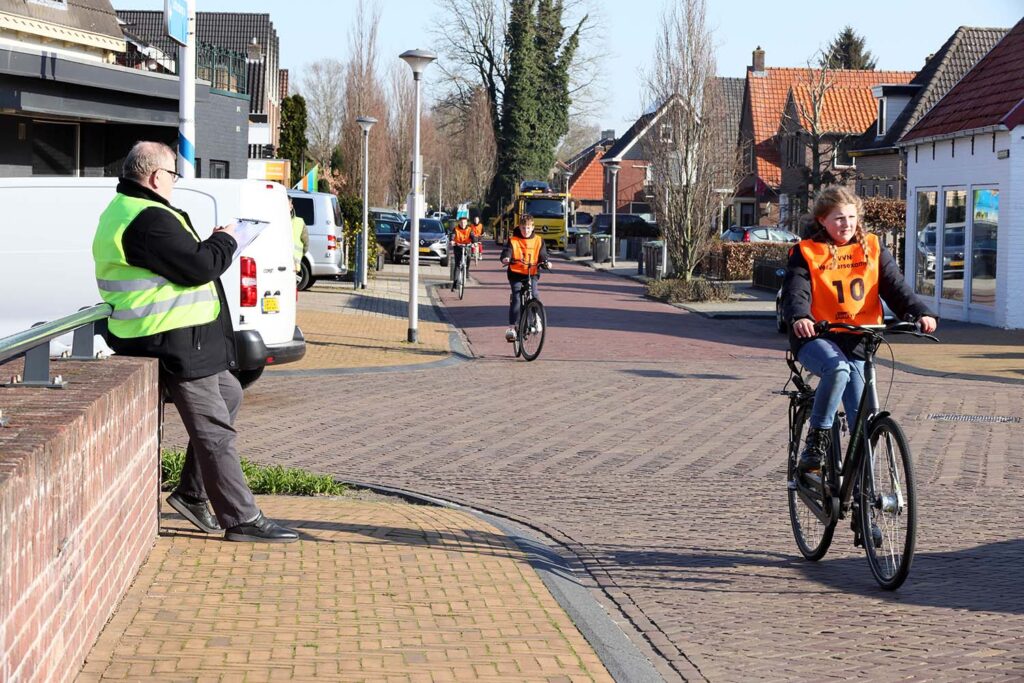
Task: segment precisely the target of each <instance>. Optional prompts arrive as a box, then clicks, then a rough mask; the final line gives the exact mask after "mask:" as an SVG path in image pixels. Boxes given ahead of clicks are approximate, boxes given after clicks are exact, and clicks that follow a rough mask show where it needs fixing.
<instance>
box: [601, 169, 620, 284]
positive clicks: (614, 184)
mask: <svg viewBox="0 0 1024 683" xmlns="http://www.w3.org/2000/svg"><path fill="white" fill-rule="evenodd" d="M601 163H602V164H604V167H605V168H607V169H608V172H609V173H611V174H612V249H611V255H612V268H614V267H615V213H616V206H615V205H616V204H618V199H619V197H618V194H619V188H618V182H617V179H618V177H619V169H620V168H622V164H620V163H619V162H617V161H609V162H607V163H605V162H603V161H602V162H601Z"/></svg>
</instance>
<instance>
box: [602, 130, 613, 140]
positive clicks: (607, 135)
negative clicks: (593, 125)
mask: <svg viewBox="0 0 1024 683" xmlns="http://www.w3.org/2000/svg"><path fill="white" fill-rule="evenodd" d="M601 139H602V140H614V139H615V131H614V130H602V131H601Z"/></svg>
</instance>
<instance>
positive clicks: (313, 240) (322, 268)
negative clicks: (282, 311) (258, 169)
mask: <svg viewBox="0 0 1024 683" xmlns="http://www.w3.org/2000/svg"><path fill="white" fill-rule="evenodd" d="M288 197H289V198H290V199H291V200H292V206H294V207H295V215H296V216H298V217H299V218H301V219H302V220H303V221H304V222H305V223H306V227H307V228H308V229H309V249H308V250H307V251H306V253H305V255H304V256H303V257H302V264H301V265H300V270H299V285H298V286H299V290H300V291H305V290H307V289H309V288H310V287H312V286H313V283H314V282H316V281H317V280H319V279H321V278H337V277H338V276H340V275H344V274H345V273H347V272H348V265H347V264H348V261H347V259H345V258H343V256H344V254H345V232H344V225H345V222H344V219H343V218H342V217H341V207H340V206H339V205H338V198H337V197H336V196H334V195H333V194H330V193H328V192H305V191H303V190H288Z"/></svg>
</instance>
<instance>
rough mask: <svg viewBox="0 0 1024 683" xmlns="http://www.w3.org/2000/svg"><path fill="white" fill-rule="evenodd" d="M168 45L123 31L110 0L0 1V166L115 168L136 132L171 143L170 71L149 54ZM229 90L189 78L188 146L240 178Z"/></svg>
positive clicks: (92, 172)
mask: <svg viewBox="0 0 1024 683" xmlns="http://www.w3.org/2000/svg"><path fill="white" fill-rule="evenodd" d="M171 54H173V56H174V57H176V55H177V51H173V53H171V52H166V51H165V52H159V51H158V53H147V52H146V48H145V46H144V45H143V44H141V43H140V42H139V41H137V40H136V39H135V37H134V36H131V37H129V39H127V40H126V36H125V34H124V32H123V29H122V26H121V24H120V22H119V21H118V17H117V14H116V13H115V11H114V8H113V6H112V5H111V3H110V0H76V1H75V2H26V1H25V0H0V175H2V176H7V177H26V176H117V175H118V174H120V172H121V165H122V163H123V161H124V158H125V156H126V155H127V153H128V151H129V149H131V146H132V145H133V144H134V143H135V142H136V141H138V140H145V139H148V140H156V141H160V142H165V143H167V144H169V145H171V146H175V145H176V144H177V140H178V97H179V83H178V78H177V76H175V75H174V74H173V69H168V68H165V67H164V66H163V65H161V64H159V63H158V60H159V59H163V58H165V57H167V56H168V55H171ZM202 64H203V62H202V57H201V56H200V57H199V59H197V67H201V66H202ZM243 97H244V96H243ZM238 98H239V95H238V94H237V93H231V92H227V91H221V90H218V89H217V88H216V87H214V84H212V83H211V82H210V81H209V80H203V79H202V78H201V77H200V78H197V80H196V90H195V106H196V108H195V120H196V147H197V149H203V150H206V151H207V152H208V153H209V154H211V155H213V156H212V158H216V159H221V160H223V162H224V164H225V165H228V164H231V163H232V162H233V161H234V160H236V159H237V160H238V161H239V162H240V163H239V164H238V168H237V171H238V173H237V174H236V175H233V176H232V177H239V178H244V177H245V168H244V161H245V140H246V135H247V132H248V130H247V121H246V116H245V111H244V103H245V100H244V99H243V100H242V101H241V102H242V105H243V106H239V99H238Z"/></svg>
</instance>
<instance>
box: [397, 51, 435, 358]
mask: <svg viewBox="0 0 1024 683" xmlns="http://www.w3.org/2000/svg"><path fill="white" fill-rule="evenodd" d="M398 56H399V58H401V59H402V60H404V61H405V63H406V64H408V65H409V66H410V67H411V68H412V78H413V81H414V82H415V84H416V119H415V125H414V126H413V143H412V206H411V207H408V208H409V216H410V219H409V221H410V229H409V333H408V337H407V340H408V341H409V342H416V341H419V340H418V339H417V337H418V335H419V332H418V329H417V328H418V327H419V320H418V318H419V301H418V297H419V286H420V283H419V270H420V249H419V247H420V214H421V213H423V212H422V210H421V209H420V205H421V202H422V200H421V199H420V192H422V185H421V180H420V174H421V173H422V172H423V169H422V166H421V162H420V75H421V74H422V73H423V70H424V69H426V68H427V66H429V65H430V63H431V62H432V61H434V60H435V59H437V55H436V54H434V53H433V52H430V51H429V50H406V51H405V52H403V53H402V54H400V55H398Z"/></svg>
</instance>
